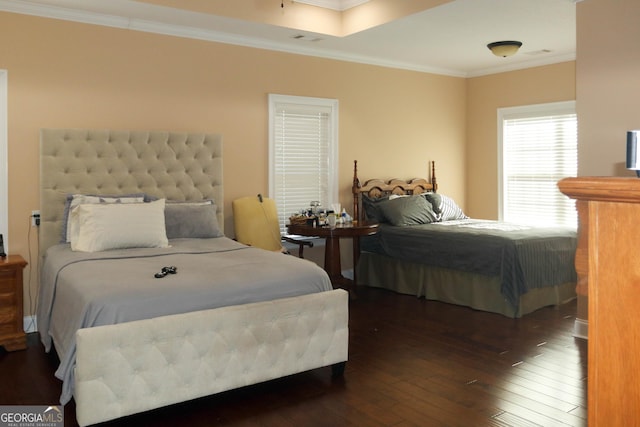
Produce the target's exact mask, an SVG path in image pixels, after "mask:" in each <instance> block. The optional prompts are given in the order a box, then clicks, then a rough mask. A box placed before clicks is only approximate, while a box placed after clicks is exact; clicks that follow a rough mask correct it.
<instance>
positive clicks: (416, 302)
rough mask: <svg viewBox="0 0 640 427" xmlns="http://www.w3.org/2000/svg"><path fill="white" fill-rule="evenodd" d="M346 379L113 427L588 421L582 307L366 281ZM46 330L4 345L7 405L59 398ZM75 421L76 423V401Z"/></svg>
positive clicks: (71, 421) (210, 401) (3, 400)
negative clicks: (501, 310) (514, 308)
mask: <svg viewBox="0 0 640 427" xmlns="http://www.w3.org/2000/svg"><path fill="white" fill-rule="evenodd" d="M350 304H351V306H350V348H349V362H348V363H347V367H346V370H345V375H344V377H343V378H339V379H332V378H331V370H330V368H322V369H316V370H314V371H311V372H306V373H302V374H298V375H294V376H291V377H287V378H283V379H279V380H274V381H270V382H268V383H264V384H259V385H256V386H251V387H246V388H243V389H239V390H233V391H230V392H226V393H222V394H219V395H216V396H211V397H206V398H202V399H198V400H195V401H191V402H188V403H184V404H178V405H174V406H171V407H167V408H162V409H159V410H156V411H152V412H148V413H145V414H140V415H135V416H131V417H128V418H125V419H121V420H117V421H115V422H112V423H107V425H113V426H129V425H135V426H172V427H174V426H218V425H219V426H254V425H260V426H447V427H449V426H465V427H467V426H500V427H504V426H523V427H529V426H545V427H548V426H586V425H587V419H586V418H587V410H586V402H587V396H586V389H587V380H586V377H587V342H586V341H584V340H581V339H577V338H573V337H572V330H573V322H574V318H575V311H576V304H575V302H571V303H569V304H566V305H564V306H561V307H559V308H554V307H548V308H544V309H541V310H539V311H537V312H535V313H532V314H529V315H527V316H525V317H524V318H522V319H508V318H506V317H503V316H500V315H496V314H490V313H483V312H478V311H474V310H471V309H467V308H464V307H457V306H453V305H448V304H443V303H438V302H432V301H425V300H424V299H417V298H415V297H412V296H406V295H397V294H394V293H390V292H387V291H382V290H377V289H371V288H359V289H358V299H357V300H355V301H351V303H350ZM56 363H57V360H56V357H55V356H52V355H47V354H45V353H44V350H43V348H42V346H41V345H40V343H39V341H38V339H37V336H36V335H35V334H31V335H30V336H29V348H28V349H27V350H25V351H18V352H13V353H7V352H5V351H4V349H0V378H2V387H0V404H5V405H8V404H11V405H26V404H34V405H36V404H37V405H45V404H56V403H57V401H58V397H59V394H60V382H59V381H58V380H56V379H55V378H54V376H53V372H54V370H55V367H56ZM65 421H66V423H65V424H66V425H68V426H74V425H77V424H76V420H75V413H74V407H73V402H71V403H70V404H68V405H67V406H66V407H65Z"/></svg>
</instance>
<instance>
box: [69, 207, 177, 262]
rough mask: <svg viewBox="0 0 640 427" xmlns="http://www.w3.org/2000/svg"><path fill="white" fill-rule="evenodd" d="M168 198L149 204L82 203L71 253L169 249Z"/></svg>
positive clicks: (73, 220) (73, 227)
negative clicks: (166, 211) (166, 210)
mask: <svg viewBox="0 0 640 427" xmlns="http://www.w3.org/2000/svg"><path fill="white" fill-rule="evenodd" d="M164 205H165V199H160V200H156V201H155V202H149V203H125V204H121V203H109V204H81V205H78V206H76V207H75V208H73V210H72V211H71V215H70V217H71V222H70V226H71V227H70V236H71V250H74V251H82V252H99V251H106V250H109V249H124V248H166V247H168V246H169V241H168V240H167V233H166V230H165V225H164Z"/></svg>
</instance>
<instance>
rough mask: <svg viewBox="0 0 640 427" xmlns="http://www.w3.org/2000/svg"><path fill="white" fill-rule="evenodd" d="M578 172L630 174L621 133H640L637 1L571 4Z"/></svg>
mask: <svg viewBox="0 0 640 427" xmlns="http://www.w3.org/2000/svg"><path fill="white" fill-rule="evenodd" d="M576 11H577V55H578V65H577V69H576V81H577V85H578V92H577V109H578V119H579V122H578V139H579V144H578V146H579V148H578V157H579V167H578V174H579V175H582V176H589V175H590V176H634V173H632V172H629V171H627V170H626V169H625V168H624V162H625V155H626V152H625V149H626V145H625V144H626V132H627V130H631V129H640V49H639V48H638V45H637V42H638V40H640V22H639V20H640V2H638V1H637V0H599V1H595V0H586V1H583V2H581V3H578V5H577V10H576Z"/></svg>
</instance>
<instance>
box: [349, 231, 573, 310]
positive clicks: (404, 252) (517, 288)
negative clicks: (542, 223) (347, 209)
mask: <svg viewBox="0 0 640 427" xmlns="http://www.w3.org/2000/svg"><path fill="white" fill-rule="evenodd" d="M576 243H577V239H576V232H575V231H573V230H570V229H565V228H559V227H554V228H541V227H529V226H522V225H516V224H509V223H504V222H498V221H487V220H477V219H465V220H455V221H445V222H441V223H432V224H423V225H412V226H404V227H397V226H392V225H389V224H381V225H380V228H379V231H378V233H377V234H376V235H374V236H369V237H367V238H363V239H362V243H361V248H362V250H364V251H368V252H374V253H379V254H383V255H387V256H389V257H392V258H399V259H402V260H406V261H411V262H416V263H422V264H425V265H429V266H433V267H441V268H448V269H453V270H460V271H466V272H471V273H479V274H483V275H487V276H499V277H500V278H501V292H502V294H503V295H504V297H505V298H506V299H507V300H508V301H509V302H510V303H511V304H512V305H513V306H514V307H517V306H518V300H519V298H520V296H521V295H523V294H525V293H526V292H528V291H529V290H530V289H533V288H539V287H544V286H555V285H559V284H562V283H567V282H575V281H576V271H575V266H574V259H575V251H576Z"/></svg>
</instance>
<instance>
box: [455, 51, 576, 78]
mask: <svg viewBox="0 0 640 427" xmlns="http://www.w3.org/2000/svg"><path fill="white" fill-rule="evenodd" d="M575 60H576V54H575V53H569V54H564V55H550V56H545V57H544V58H537V59H532V60H528V61H526V62H516V63H513V64H508V65H502V66H498V67H490V68H484V69H481V70H474V71H470V72H468V73H467V74H466V77H481V76H487V75H490V74H498V73H506V72H508V71H517V70H524V69H527V68H534V67H542V66H545V65H552V64H559V63H561V62H569V61H575Z"/></svg>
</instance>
